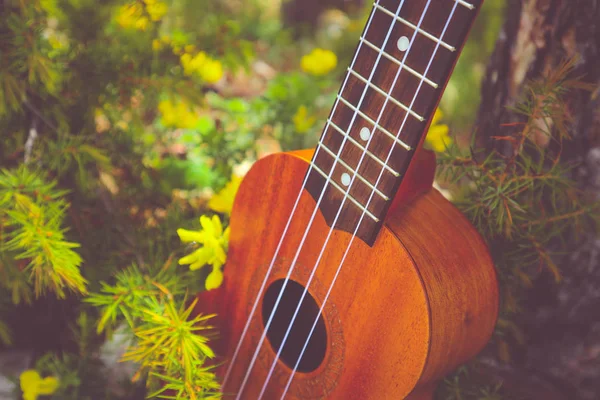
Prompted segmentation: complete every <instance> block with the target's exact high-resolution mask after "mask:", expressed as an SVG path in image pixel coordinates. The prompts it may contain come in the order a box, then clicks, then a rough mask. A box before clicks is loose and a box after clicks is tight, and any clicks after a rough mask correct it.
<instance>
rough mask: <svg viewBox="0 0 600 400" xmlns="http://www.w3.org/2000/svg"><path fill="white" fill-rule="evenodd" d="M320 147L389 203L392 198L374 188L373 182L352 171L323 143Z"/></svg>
mask: <svg viewBox="0 0 600 400" xmlns="http://www.w3.org/2000/svg"><path fill="white" fill-rule="evenodd" d="M318 145H319V146H321V147H322V148H323V150H325V151H326V152H327V153H328V154H329V155H330V156H331V157H333V158H338V161H339V163H340V164H342V165H343V166H344V167H345V168H346V169H347V170H348V171H350V172H351V173H353V174H356V176H357V177H358V179H360V180H361V181H362V182H363V183H364V184H365V185H367V186H368V187H369V188H370V189H371V190H372V191H374V192H375V193H377V194H378V195H379V196H381V198H383V199H384V200H385V201H388V200H389V199H390V198H389V197H388V196H386V195H385V194H383V193H382V192H381V191H380V190H379V189H377V188H376V187H375V186H373V185H372V184H371V182H369V181H368V180H366V179H365V178H363V177H362V176H361V175H360V174H359V173H358V171H356V172H355V171H354V170H353V169H352V167H351V166H349V165H348V164H346V162H345V161H344V160H342V159H341V158H339V157H338V156H337V155H336V154H335V153H334V152H333V151H331V150H329V149H328V148H327V146H325V145H324V144H323V143H321V142H319V143H318Z"/></svg>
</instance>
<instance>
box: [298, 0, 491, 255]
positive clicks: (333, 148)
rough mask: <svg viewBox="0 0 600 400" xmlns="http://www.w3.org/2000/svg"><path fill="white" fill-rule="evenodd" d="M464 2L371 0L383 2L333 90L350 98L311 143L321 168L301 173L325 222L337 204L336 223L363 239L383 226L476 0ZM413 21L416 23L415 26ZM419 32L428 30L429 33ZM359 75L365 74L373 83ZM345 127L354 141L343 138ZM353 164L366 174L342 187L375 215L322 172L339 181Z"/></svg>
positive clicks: (333, 217)
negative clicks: (365, 133)
mask: <svg viewBox="0 0 600 400" xmlns="http://www.w3.org/2000/svg"><path fill="white" fill-rule="evenodd" d="M470 3H471V4H473V5H474V7H475V8H474V9H472V10H471V9H468V8H466V7H464V6H463V5H461V4H459V3H456V2H455V1H454V0H431V1H403V2H401V1H399V0H380V1H379V2H378V4H379V5H380V6H381V7H382V8H378V7H374V8H373V10H372V12H371V23H370V24H368V25H367V26H366V27H365V30H364V32H363V34H362V37H363V38H364V39H365V41H363V42H362V43H360V44H359V45H358V47H357V50H356V59H355V62H354V64H353V65H352V66H351V69H352V72H348V73H347V76H346V78H345V79H344V81H343V82H344V84H343V85H342V87H341V89H340V91H339V96H340V97H341V98H342V99H344V100H345V101H346V102H347V103H348V104H349V105H348V104H346V103H344V101H342V100H340V101H338V102H337V104H336V105H335V106H334V107H333V109H332V111H331V114H330V117H329V119H330V120H331V121H332V123H328V124H327V125H326V126H325V128H324V131H323V133H322V135H321V138H320V142H319V143H320V145H319V148H318V151H317V152H316V153H315V154H316V155H315V157H314V158H313V160H312V161H313V163H314V164H315V165H316V166H317V167H318V168H319V170H320V171H321V172H319V171H317V170H311V172H310V174H309V177H308V185H307V187H308V191H309V193H310V194H311V195H312V197H313V198H314V199H315V201H318V200H319V198H320V197H321V194H323V193H324V194H323V197H322V199H321V201H320V202H319V207H320V208H321V211H322V213H323V215H324V217H325V220H326V222H327V224H328V225H329V226H331V225H332V224H333V223H334V220H336V216H338V210H340V208H341V212H340V213H339V217H337V221H339V222H337V223H336V226H337V227H338V229H342V230H345V231H347V232H354V230H355V229H356V227H357V226H359V229H358V232H357V236H358V237H359V238H360V239H361V240H364V241H365V242H366V243H367V244H369V245H372V244H373V242H374V240H375V238H376V237H377V233H378V231H379V229H381V227H382V226H383V221H384V219H385V216H386V214H387V212H388V211H389V207H390V205H391V199H393V198H394V197H395V194H396V192H397V191H398V189H399V187H400V184H401V183H402V180H403V179H404V177H405V176H406V172H407V170H408V168H409V165H410V162H411V160H412V159H413V157H414V155H415V149H417V148H418V147H419V143H420V142H421V141H422V139H423V137H424V134H425V133H426V132H427V128H428V125H429V123H430V121H431V118H432V116H433V113H434V111H435V108H436V106H437V104H438V102H439V100H440V98H441V96H442V93H443V91H444V88H445V86H446V84H447V82H448V79H449V77H450V74H451V72H452V69H453V68H454V65H455V64H456V61H457V59H458V56H459V54H460V51H461V50H462V47H463V45H464V42H465V40H466V37H467V33H468V31H469V29H470V27H471V26H472V23H473V21H474V20H475V17H476V15H477V13H478V11H479V8H480V6H481V3H482V1H481V0H476V1H470ZM382 9H385V10H387V11H388V13H392V14H395V13H396V12H397V13H398V15H399V17H400V18H402V20H404V21H406V23H403V22H401V21H398V20H396V19H394V18H393V17H392V16H390V15H389V14H388V13H386V12H385V11H382ZM422 16H423V18H422V20H421V17H422ZM408 24H411V25H412V27H411V26H410V25H408ZM417 26H418V27H419V31H417V30H415V29H414V27H417ZM446 26H447V27H446ZM445 27H446V29H445V30H444V28H445ZM388 32H390V34H389V35H388ZM422 32H427V33H428V34H429V35H430V36H426V35H425V34H423V33H422ZM403 36H405V37H407V38H410V39H411V40H412V41H413V44H412V47H411V48H410V49H409V50H408V51H406V52H403V51H401V50H399V49H398V47H397V43H398V40H399V39H400V38H401V37H403ZM432 37H434V38H437V39H441V40H442V41H443V42H444V44H446V45H448V46H451V47H453V48H454V49H455V50H454V51H452V50H450V49H448V48H447V47H444V46H443V45H438V43H437V42H436V41H435V40H432ZM413 38H414V39H413ZM367 43H368V44H367ZM369 44H370V45H369ZM371 46H375V47H377V48H382V49H383V50H384V51H385V54H387V55H388V56H389V57H392V58H394V59H395V60H396V62H394V61H392V60H390V58H388V57H386V56H382V55H381V53H380V52H379V51H377V50H376V49H374V48H373V47H371ZM399 64H402V65H403V67H402V68H401V67H400V65H399ZM408 68H410V69H412V70H413V71H414V72H416V73H419V74H421V75H423V76H425V77H426V78H427V79H428V80H429V81H431V82H433V83H434V84H436V85H437V87H434V86H432V85H430V84H428V83H423V81H422V79H421V78H420V77H417V76H415V75H414V74H413V73H411V72H409V70H408ZM357 75H358V76H357ZM359 76H360V77H362V79H361V78H360V77H359ZM365 81H369V82H371V84H372V85H374V86H375V87H377V88H379V90H377V89H375V88H374V87H372V86H370V85H368V84H367V83H365ZM381 92H384V93H386V94H387V93H389V94H390V97H389V98H387V97H386V96H385V95H384V94H382V93H381ZM399 104H402V105H404V106H406V107H408V108H410V110H411V111H412V112H414V113H416V115H418V116H420V117H422V118H423V120H422V121H421V120H419V119H418V118H417V117H416V116H415V115H413V114H412V113H409V112H407V111H406V109H403V108H402V107H401V106H400V105H399ZM355 110H359V112H357V111H355ZM365 116H366V117H365ZM372 122H376V123H377V125H374V124H373V123H372ZM363 128H367V129H369V131H370V132H371V134H372V138H371V139H370V142H368V144H367V142H366V141H364V140H363V139H361V137H360V131H361V130H362V129H363ZM340 131H342V132H340ZM385 132H387V133H388V134H386V133H385ZM344 133H346V134H347V135H348V136H349V137H350V138H352V139H353V140H354V141H351V140H350V139H345V140H344ZM389 135H391V136H392V137H398V138H399V139H400V140H402V141H403V142H404V143H405V144H406V145H408V146H410V147H411V148H412V149H411V150H407V149H406V148H404V147H402V146H401V145H400V144H398V143H395V142H394V140H393V139H392V138H390V137H389ZM356 143H358V144H359V145H362V146H366V147H367V148H368V150H369V151H370V152H371V153H372V154H373V157H371V156H369V155H365V153H364V150H363V149H362V148H361V147H359V146H358V145H357V144H356ZM327 150H329V151H327ZM338 154H339V158H340V159H341V160H342V162H343V164H342V163H341V162H337V163H336V162H334V161H335V157H334V155H338ZM375 157H376V158H377V159H378V160H379V162H378V161H377V160H376V159H375ZM381 161H383V162H385V163H386V164H387V165H388V166H389V167H390V168H391V170H393V171H395V172H397V173H399V174H400V175H399V176H395V175H394V174H393V173H392V172H391V171H390V170H388V169H385V168H383V167H382V166H381V164H380V162H381ZM344 164H345V165H344ZM355 172H356V174H357V175H358V176H360V177H362V178H363V179H364V180H365V181H366V182H364V181H362V180H361V179H359V178H356V179H354V181H353V183H352V185H351V186H350V188H349V190H348V192H349V195H350V196H351V197H352V198H353V199H355V200H356V202H357V203H359V204H361V205H363V206H365V207H366V208H367V209H368V211H369V212H370V213H371V214H372V215H373V216H374V217H376V218H378V219H379V222H377V221H376V220H375V219H373V218H370V217H368V216H365V217H364V218H362V220H361V217H362V214H363V210H361V209H360V208H358V207H357V206H356V205H355V204H354V203H353V202H351V201H349V200H345V201H344V193H342V191H340V190H339V189H338V188H336V187H335V185H334V184H333V183H328V181H327V180H326V178H325V177H324V176H323V173H324V174H325V175H326V176H329V175H330V176H331V178H330V179H331V181H333V182H334V183H335V184H337V185H338V186H339V187H340V188H343V189H345V185H343V184H342V175H343V174H349V175H350V176H353V175H354V173H355ZM369 184H370V185H369ZM373 186H376V188H377V189H378V190H379V191H380V192H381V194H383V195H384V196H386V197H387V199H386V198H385V197H384V196H381V195H379V194H374V195H373V189H372V187H373ZM342 202H343V205H342ZM359 221H360V222H359Z"/></svg>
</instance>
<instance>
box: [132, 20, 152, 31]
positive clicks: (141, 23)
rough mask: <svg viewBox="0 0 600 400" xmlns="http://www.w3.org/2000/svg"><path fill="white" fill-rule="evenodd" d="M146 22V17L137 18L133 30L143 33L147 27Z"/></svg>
mask: <svg viewBox="0 0 600 400" xmlns="http://www.w3.org/2000/svg"><path fill="white" fill-rule="evenodd" d="M148 22H149V21H148V18H147V17H140V18H138V19H137V21H135V29H137V30H138V31H145V30H146V28H147V27H148Z"/></svg>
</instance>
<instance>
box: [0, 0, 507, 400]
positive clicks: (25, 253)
mask: <svg viewBox="0 0 600 400" xmlns="http://www.w3.org/2000/svg"><path fill="white" fill-rule="evenodd" d="M309 3H310V2H307V3H302V2H301V1H300V2H292V1H287V2H286V1H284V2H283V3H282V1H281V0H173V1H168V0H135V1H134V0H110V1H103V2H98V1H94V0H30V1H23V0H0V132H1V135H2V136H1V142H0V167H1V168H2V171H1V172H0V354H9V353H10V352H17V353H16V354H19V355H20V356H19V357H20V358H21V359H22V360H26V362H25V364H26V365H25V368H27V369H30V370H31V371H29V373H28V374H26V375H20V373H21V372H22V369H21V370H18V369H15V370H9V371H6V370H5V371H2V373H1V374H0V375H2V374H4V375H5V376H8V377H11V378H14V379H15V383H16V385H15V389H14V393H12V396H13V397H14V398H19V396H25V398H26V399H35V398H37V397H38V396H40V397H41V396H54V398H56V399H78V400H79V399H102V398H107V399H108V398H110V399H117V398H123V399H134V398H143V397H144V396H147V395H149V394H152V395H153V396H163V395H167V394H171V395H173V393H175V395H176V396H180V398H194V397H193V396H198V398H217V397H218V396H219V395H218V385H217V384H216V382H215V379H214V375H212V372H211V370H210V368H205V367H203V365H204V361H205V359H206V358H210V357H211V356H212V352H211V350H210V342H207V341H208V340H209V339H210V338H211V337H212V335H214V333H215V332H214V331H213V330H212V329H211V328H210V320H207V319H203V318H201V319H200V320H192V321H191V322H190V321H189V318H188V317H189V314H190V312H191V309H190V301H189V300H191V299H193V297H194V294H195V293H197V292H198V291H200V290H203V289H204V288H205V287H208V288H210V287H214V286H218V284H219V283H220V280H221V279H222V273H221V268H222V266H223V263H224V261H225V254H226V250H227V235H228V231H227V225H228V218H229V212H230V211H231V204H232V201H233V196H234V195H235V190H236V188H237V185H239V181H240V177H241V176H243V174H244V173H245V171H246V170H247V169H248V168H249V166H250V165H251V164H252V162H253V161H255V160H257V159H258V158H260V157H262V156H265V155H266V154H269V153H272V152H276V151H281V150H292V149H300V148H309V147H313V146H314V145H315V144H316V141H317V139H318V137H319V135H320V133H321V129H322V126H323V123H324V121H325V119H326V117H327V115H328V113H329V111H330V107H331V105H332V104H333V99H334V97H335V95H336V94H337V90H338V89H339V85H340V80H341V78H342V76H343V73H344V71H345V68H346V66H347V65H349V63H350V59H351V56H352V55H353V52H354V49H355V47H356V44H357V41H358V37H359V35H360V33H361V31H362V29H363V26H364V24H365V21H366V17H367V12H368V11H369V10H370V3H369V4H361V2H356V1H355V2H335V1H332V2H331V5H332V7H331V8H330V7H327V5H328V3H327V2H325V1H324V2H318V6H315V8H314V9H311V8H310V7H309V5H308V4H309ZM338 3H339V4H338ZM303 4H304V8H303ZM300 11H301V12H300ZM503 15H504V1H503V0H486V1H485V3H484V6H483V9H482V11H481V14H480V16H479V18H478V19H477V22H476V25H475V27H474V28H473V32H472V34H471V35H470V37H469V41H468V42H467V45H466V47H465V49H464V51H463V53H462V55H461V58H460V60H459V62H458V65H457V67H456V69H455V71H454V74H453V76H452V79H451V80H450V83H449V84H448V88H447V90H446V92H445V94H444V98H443V100H442V102H441V106H440V107H441V110H442V111H443V114H439V115H443V117H441V120H440V119H439V118H438V120H437V121H436V123H439V124H442V125H447V126H449V130H450V132H452V134H453V137H454V138H456V139H455V140H456V141H458V142H459V143H463V142H465V144H466V142H468V136H469V133H470V132H471V130H472V128H473V122H474V119H475V114H476V110H477V107H478V104H479V86H480V82H481V79H482V76H483V73H484V70H485V64H486V62H487V59H488V57H489V55H490V54H491V51H492V50H493V47H494V43H495V40H496V38H497V35H498V31H499V29H500V26H501V24H502V22H503ZM445 132H447V131H445ZM451 141H452V139H450V138H446V142H447V144H449V143H450V142H451ZM429 145H430V146H432V147H433V148H434V149H436V150H439V151H444V146H442V147H441V148H439V146H436V143H435V142H433V143H430V144H429ZM200 216H204V217H203V218H201V219H200V222H199V221H198V218H199V217H200ZM182 242H183V243H191V245H188V247H183V246H182V244H181V243H182ZM198 242H199V243H202V244H203V246H202V247H201V248H200V249H198V248H196V247H193V243H198ZM190 246H191V247H190ZM190 252H191V253H190ZM188 253H190V254H188ZM186 254H188V255H187V256H186ZM188 265H189V267H188ZM205 265H208V267H206V268H204V266H205ZM192 305H193V303H192ZM199 318H200V317H199ZM173 324H177V326H178V327H179V329H180V330H181V332H182V335H181V340H179V341H175V342H173V341H170V338H169V337H168V335H167V334H166V333H165V332H164V329H165V327H166V326H172V325H173ZM198 326H200V327H201V328H202V331H197V327H198ZM161 335H162V336H161ZM156 343H160V344H161V345H162V346H158V347H161V349H159V348H158V347H157V346H156ZM207 343H208V344H207ZM123 349H126V350H125V353H124V354H123ZM182 349H184V350H182ZM159 350H160V351H159ZM117 360H125V361H127V362H124V363H122V368H124V369H123V370H117V369H114V368H115V367H114V366H115V363H116V361H117ZM0 363H1V362H0ZM33 370H35V371H33ZM111 370H112V371H115V372H112V373H111V372H110V371H111ZM124 371H125V372H124ZM36 374H37V375H36ZM19 377H20V381H19ZM165 389H166V390H167V391H166V392H164V391H163V390H165ZM0 390H1V389H0ZM486 390H487V389H486ZM153 392H154V394H153ZM1 395H2V393H0V397H1ZM9 398H10V397H9ZM457 398H458V397H457Z"/></svg>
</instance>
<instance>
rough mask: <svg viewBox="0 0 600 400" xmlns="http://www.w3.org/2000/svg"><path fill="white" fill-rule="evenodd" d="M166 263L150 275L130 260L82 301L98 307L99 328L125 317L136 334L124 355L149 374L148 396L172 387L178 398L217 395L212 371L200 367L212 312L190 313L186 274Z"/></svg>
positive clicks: (207, 353) (207, 349)
mask: <svg viewBox="0 0 600 400" xmlns="http://www.w3.org/2000/svg"><path fill="white" fill-rule="evenodd" d="M170 267H172V263H167V264H165V266H164V267H163V268H161V269H160V270H159V271H158V272H156V273H155V274H154V275H153V276H149V275H147V274H145V273H143V272H142V271H141V270H140V268H139V267H137V266H135V265H133V266H131V267H129V268H127V269H125V270H123V271H121V272H119V273H118V274H117V275H116V283H115V284H114V285H109V284H106V283H102V289H101V291H100V293H96V294H91V295H90V296H89V297H88V298H87V299H85V301H86V302H87V303H90V304H92V305H93V306H95V307H98V308H100V309H101V310H102V312H101V316H100V318H99V320H98V327H97V330H98V333H100V332H102V331H104V330H105V329H107V328H113V327H115V326H116V325H117V324H118V323H119V322H121V321H125V322H126V324H127V326H128V327H129V329H130V330H131V333H132V334H133V335H134V336H135V338H136V339H135V341H134V342H133V344H132V345H131V346H130V348H129V349H128V351H127V352H126V353H125V354H124V356H123V360H124V361H134V362H135V363H136V364H138V365H139V366H140V371H139V373H138V374H139V375H142V374H145V375H149V376H148V377H149V379H148V381H147V385H148V386H149V388H150V389H151V390H153V394H151V395H150V397H157V396H158V397H160V398H170V397H165V396H167V395H168V394H169V393H170V392H171V390H173V391H175V392H176V393H177V395H176V397H173V398H178V399H180V398H181V399H187V398H194V396H198V398H217V395H218V393H219V389H220V386H219V384H218V383H217V381H216V376H215V375H214V373H212V372H211V369H210V368H208V367H203V365H204V363H205V361H206V359H207V358H212V357H214V353H213V351H212V350H211V348H210V347H209V346H208V344H207V343H208V340H209V339H210V338H211V337H212V336H213V335H214V332H213V328H212V327H211V326H209V325H207V324H206V322H207V320H208V319H210V318H212V317H213V316H212V315H201V314H198V315H196V316H193V317H192V316H191V314H192V312H193V310H194V307H195V305H196V301H193V302H191V304H189V305H186V304H188V302H187V301H186V297H187V296H186V293H185V291H184V288H183V287H182V282H183V279H181V278H180V276H182V275H184V274H181V275H179V274H177V273H176V272H174V271H172V270H170V269H169V268H170ZM204 332H206V334H204ZM203 334H204V335H203Z"/></svg>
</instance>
